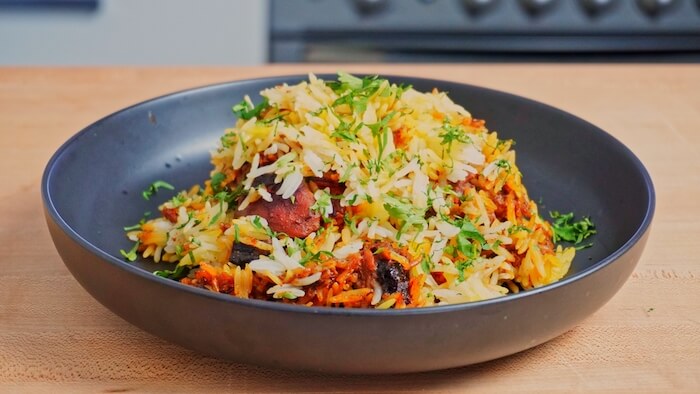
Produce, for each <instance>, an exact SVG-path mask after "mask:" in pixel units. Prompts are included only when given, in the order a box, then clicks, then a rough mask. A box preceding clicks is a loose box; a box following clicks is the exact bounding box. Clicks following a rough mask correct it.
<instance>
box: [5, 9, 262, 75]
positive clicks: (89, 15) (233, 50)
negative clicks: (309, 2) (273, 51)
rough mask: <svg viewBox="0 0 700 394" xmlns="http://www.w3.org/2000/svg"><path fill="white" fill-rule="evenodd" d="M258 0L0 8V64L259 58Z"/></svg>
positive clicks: (245, 62)
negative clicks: (78, 8) (84, 8)
mask: <svg viewBox="0 0 700 394" xmlns="http://www.w3.org/2000/svg"><path fill="white" fill-rule="evenodd" d="M268 19H269V18H268V5H267V1H265V0H99V5H98V7H97V10H95V11H94V12H85V11H54V12H51V11H47V10H24V9H22V10H14V9H0V65H109V64H117V65H131V64H133V65H187V64H193V65H200V64H201V65H206V64H213V65H216V64H221V65H226V64H240V65H251V64H260V63H263V62H264V61H265V60H266V59H267V35H268Z"/></svg>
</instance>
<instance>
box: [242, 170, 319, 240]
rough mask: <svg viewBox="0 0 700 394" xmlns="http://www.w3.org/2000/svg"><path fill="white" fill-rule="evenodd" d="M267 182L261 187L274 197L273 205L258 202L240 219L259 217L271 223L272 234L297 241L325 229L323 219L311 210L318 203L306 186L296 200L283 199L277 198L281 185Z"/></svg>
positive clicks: (295, 197)
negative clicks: (322, 224) (251, 216)
mask: <svg viewBox="0 0 700 394" xmlns="http://www.w3.org/2000/svg"><path fill="white" fill-rule="evenodd" d="M266 181H267V179H263V180H262V181H261V183H263V184H265V185H266V186H267V190H268V191H269V192H270V194H272V202H268V201H265V200H262V199H260V200H257V201H255V202H253V203H251V204H250V205H248V206H247V207H246V208H245V209H244V210H243V211H240V212H238V216H248V215H258V216H260V217H262V218H265V220H267V223H268V225H269V226H270V229H272V231H275V232H278V233H285V234H287V235H289V236H290V237H295V238H306V237H307V236H308V235H309V234H311V233H313V232H314V231H316V230H318V229H319V228H320V227H321V216H320V215H319V214H318V212H315V211H312V210H311V206H312V205H314V203H315V202H316V200H315V199H314V194H313V193H312V192H311V190H310V189H309V186H308V184H307V183H306V182H302V183H301V185H300V186H299V188H298V189H297V191H296V192H294V195H293V197H292V198H288V199H283V198H282V196H278V195H277V189H278V188H279V185H277V184H269V183H268V182H266Z"/></svg>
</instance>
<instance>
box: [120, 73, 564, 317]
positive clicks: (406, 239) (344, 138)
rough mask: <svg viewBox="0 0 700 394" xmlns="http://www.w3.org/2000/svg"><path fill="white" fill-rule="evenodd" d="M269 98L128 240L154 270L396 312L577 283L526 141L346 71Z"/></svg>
mask: <svg viewBox="0 0 700 394" xmlns="http://www.w3.org/2000/svg"><path fill="white" fill-rule="evenodd" d="M261 95H262V96H263V97H264V98H265V101H264V102H263V103H261V104H260V105H258V106H256V105H255V104H254V103H253V101H252V100H251V99H250V98H249V97H246V98H245V100H244V101H243V102H242V103H240V104H238V105H237V106H236V107H234V111H236V112H237V114H238V115H239V120H238V122H237V123H236V124H235V126H234V127H232V128H230V129H227V130H225V134H224V135H223V136H222V137H221V141H220V145H219V147H218V148H217V149H216V150H215V151H214V152H212V165H213V170H212V172H211V177H210V179H209V180H206V181H205V182H204V186H203V187H199V186H195V187H193V188H192V189H190V190H188V191H183V192H181V193H179V194H178V195H177V196H175V197H174V198H173V199H171V200H169V201H166V202H164V203H163V204H162V205H161V206H160V207H159V209H160V213H161V217H158V218H155V219H152V220H148V221H145V222H143V223H142V224H141V225H140V226H139V228H138V229H137V230H132V231H129V232H128V233H127V236H128V237H129V239H131V240H132V241H135V242H138V244H137V250H138V252H139V253H140V254H141V256H142V257H143V258H151V259H153V260H154V261H156V262H163V263H166V264H171V265H172V267H170V268H172V269H171V270H164V271H162V272H160V273H159V274H160V275H161V276H166V277H170V278H172V279H176V280H179V281H181V282H182V283H184V284H187V285H191V286H197V287H202V288H206V289H209V290H211V291H216V292H220V293H226V294H231V295H232V296H236V297H242V298H257V299H264V300H269V301H275V302H284V303H297V304H302V305H309V306H333V307H345V308H351V307H367V308H369V307H374V308H379V309H386V308H405V307H423V306H431V305H444V304H454V303H461V302H470V301H478V300H484V299H489V298H494V297H500V296H503V295H504V294H507V293H510V292H514V291H520V290H523V289H530V288H535V287H539V286H543V285H546V284H549V283H552V282H555V281H557V280H559V279H561V278H562V277H563V276H564V275H565V274H566V273H567V271H568V269H569V267H570V264H571V261H572V260H573V258H574V255H575V250H574V248H572V247H567V248H564V247H562V246H561V245H559V246H557V245H554V243H553V240H552V238H553V231H552V227H551V224H550V223H548V222H547V221H545V220H544V219H542V218H541V217H540V216H539V214H538V210H537V204H535V203H534V202H533V201H531V200H530V199H529V198H528V194H527V191H526V189H525V187H524V185H523V183H522V174H521V173H520V171H519V170H518V167H517V165H516V162H515V153H514V151H513V150H512V149H511V147H512V145H513V142H512V141H510V140H501V139H499V138H498V135H497V133H496V132H492V131H489V130H488V129H487V128H486V126H485V122H484V121H482V120H478V119H475V118H473V117H472V115H471V114H470V113H469V112H468V111H467V110H466V109H464V108H463V107H462V106H460V105H458V104H456V103H454V102H453V101H452V100H450V98H449V97H448V96H447V94H445V93H444V92H439V91H437V90H433V91H432V92H427V93H423V92H418V91H416V90H415V89H413V88H411V87H407V86H400V85H396V84H392V83H391V82H390V81H387V80H384V79H381V78H378V77H367V78H363V79H360V78H356V77H354V76H351V75H348V74H343V73H339V77H338V80H337V81H323V80H320V79H318V78H317V77H315V76H314V75H309V80H308V81H305V82H302V83H299V84H297V85H293V86H289V85H279V86H275V87H271V88H269V89H266V90H264V91H262V92H261ZM290 234H297V235H296V236H295V235H290ZM175 264H177V266H175ZM175 267H177V269H174V268H175Z"/></svg>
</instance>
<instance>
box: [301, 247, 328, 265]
mask: <svg viewBox="0 0 700 394" xmlns="http://www.w3.org/2000/svg"><path fill="white" fill-rule="evenodd" d="M321 256H327V257H330V258H333V253H331V252H329V251H327V250H321V251H319V252H316V253H308V254H307V255H306V256H304V258H302V259H301V260H300V261H299V264H301V265H306V263H308V262H310V261H321Z"/></svg>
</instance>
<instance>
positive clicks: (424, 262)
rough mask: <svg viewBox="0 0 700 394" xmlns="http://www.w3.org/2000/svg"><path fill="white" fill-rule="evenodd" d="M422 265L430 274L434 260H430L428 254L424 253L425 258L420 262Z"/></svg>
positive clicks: (424, 270)
mask: <svg viewBox="0 0 700 394" xmlns="http://www.w3.org/2000/svg"><path fill="white" fill-rule="evenodd" d="M420 266H421V268H422V269H423V272H425V273H426V274H429V273H430V268H431V267H432V266H433V262H432V261H430V259H429V258H428V256H426V255H423V259H422V260H421V262H420Z"/></svg>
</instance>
